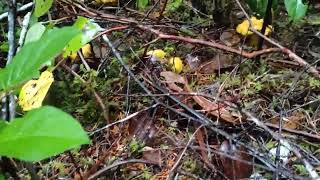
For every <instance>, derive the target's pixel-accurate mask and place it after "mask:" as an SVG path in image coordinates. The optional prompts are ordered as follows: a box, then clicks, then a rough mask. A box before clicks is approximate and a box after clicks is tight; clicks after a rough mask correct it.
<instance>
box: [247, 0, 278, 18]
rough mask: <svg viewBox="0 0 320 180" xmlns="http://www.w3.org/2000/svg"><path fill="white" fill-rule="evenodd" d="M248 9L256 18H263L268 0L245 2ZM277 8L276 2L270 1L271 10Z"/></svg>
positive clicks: (248, 0) (276, 0) (249, 0)
mask: <svg viewBox="0 0 320 180" xmlns="http://www.w3.org/2000/svg"><path fill="white" fill-rule="evenodd" d="M246 2H247V4H248V5H249V7H250V9H251V10H252V11H253V12H255V13H256V14H257V15H258V17H260V18H263V17H264V15H265V12H266V9H267V5H268V0H246ZM277 7H278V0H273V1H272V9H276V8H277Z"/></svg>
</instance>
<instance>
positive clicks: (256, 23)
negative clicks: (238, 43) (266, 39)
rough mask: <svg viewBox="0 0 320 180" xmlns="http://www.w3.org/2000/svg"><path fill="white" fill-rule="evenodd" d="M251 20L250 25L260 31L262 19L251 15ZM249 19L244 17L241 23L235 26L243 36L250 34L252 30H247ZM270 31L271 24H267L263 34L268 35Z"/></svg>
mask: <svg viewBox="0 0 320 180" xmlns="http://www.w3.org/2000/svg"><path fill="white" fill-rule="evenodd" d="M250 20H251V22H252V26H253V28H254V29H256V30H258V31H261V29H262V25H263V19H257V18H256V17H254V16H253V17H251V18H250ZM249 26H250V24H249V21H248V20H247V19H246V20H244V21H243V22H242V23H241V24H239V25H238V26H237V29H236V31H237V33H239V34H241V35H243V36H247V35H251V34H253V32H251V31H249ZM271 32H272V26H271V25H269V26H268V27H267V28H266V31H265V33H264V34H265V35H266V36H267V35H269V34H270V33H271Z"/></svg>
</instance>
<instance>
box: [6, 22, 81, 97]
mask: <svg viewBox="0 0 320 180" xmlns="http://www.w3.org/2000/svg"><path fill="white" fill-rule="evenodd" d="M79 33H80V31H79V30H77V29H76V28H74V27H64V28H61V29H58V28H56V29H53V30H49V31H48V32H46V33H45V34H44V35H43V36H42V37H41V38H40V39H39V40H38V41H36V42H30V43H28V44H26V45H24V46H23V47H22V48H21V50H20V51H19V52H18V54H17V55H16V56H15V57H14V58H13V60H12V63H10V64H9V65H8V66H7V67H6V68H4V69H0V90H5V91H7V90H9V89H10V88H12V87H14V86H16V85H19V84H20V83H22V82H24V81H26V80H30V79H32V78H35V77H38V76H39V71H38V69H39V68H40V67H41V65H42V64H44V63H46V62H47V61H49V60H52V59H53V58H54V57H55V56H56V55H58V54H59V53H60V52H61V51H62V49H63V48H64V47H65V46H66V45H67V44H68V42H69V41H70V40H71V39H72V38H73V37H75V36H76V35H78V34H79Z"/></svg>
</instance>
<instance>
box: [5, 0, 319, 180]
mask: <svg viewBox="0 0 320 180" xmlns="http://www.w3.org/2000/svg"><path fill="white" fill-rule="evenodd" d="M27 2H28V1H23V3H24V4H25V3H27ZM114 2H116V1H110V2H109V1H107V3H105V4H103V3H101V2H100V3H99V2H98V1H96V2H91V1H84V2H75V1H71V0H56V1H54V5H53V7H52V8H51V10H50V13H49V14H50V15H49V16H48V17H44V19H42V21H44V22H45V21H46V22H47V25H50V23H52V24H55V25H56V26H65V25H70V24H73V22H74V21H75V19H76V18H77V17H78V16H84V17H86V18H90V19H93V20H94V21H95V23H97V24H99V25H100V26H101V27H102V28H105V29H106V30H105V31H104V32H101V33H99V34H98V35H96V37H95V39H94V40H92V41H91V42H90V45H91V53H89V55H88V56H86V57H85V58H84V59H82V60H81V58H78V59H75V60H70V59H67V60H66V61H65V62H64V63H61V64H60V65H59V66H58V67H57V68H56V70H55V71H54V75H55V82H54V84H53V86H52V87H51V89H50V91H49V94H48V97H47V99H46V102H45V103H44V104H51V105H54V106H56V107H59V108H61V109H62V110H64V111H66V112H68V113H70V114H72V115H73V116H74V117H75V118H76V119H77V120H79V122H80V123H81V124H82V125H83V127H84V128H85V130H86V131H87V132H89V134H90V137H91V140H92V144H90V145H85V146H82V147H81V148H80V149H75V150H71V151H69V152H67V153H64V154H61V155H58V156H56V157H53V158H50V159H48V160H44V161H41V162H39V163H34V166H35V167H36V169H35V170H36V173H35V174H37V176H39V177H41V178H43V179H65V178H66V179H70V178H72V179H97V178H101V179H245V178H249V177H251V178H252V179H274V178H285V179H287V178H288V179H303V178H308V177H310V176H311V175H310V174H312V173H319V172H320V151H319V149H320V134H319V132H318V127H319V120H320V95H319V92H320V78H319V77H320V75H319V71H320V69H319V68H317V65H318V66H319V64H320V63H319V60H318V59H319V57H320V54H319V47H320V22H319V17H320V14H319V10H320V4H319V2H311V1H310V4H309V11H308V14H307V16H306V17H305V18H304V19H303V20H301V21H300V22H298V23H292V22H291V21H290V20H289V19H288V18H289V17H287V16H286V14H285V13H286V12H285V9H284V8H283V6H284V5H280V6H279V9H278V11H277V14H276V13H274V14H273V17H272V32H271V33H270V34H269V35H268V36H267V37H266V36H263V37H264V38H267V39H266V40H264V43H263V46H262V48H261V49H260V50H257V48H258V43H257V42H258V41H259V40H260V36H258V35H256V34H252V35H248V36H242V35H241V34H239V33H237V32H236V27H237V25H238V24H240V23H241V22H242V21H244V20H245V19H246V16H245V14H246V13H248V14H249V16H253V13H252V12H251V11H250V10H249V8H248V7H247V6H246V5H245V3H242V4H243V6H244V10H245V11H242V10H241V8H240V7H239V6H238V4H237V3H236V1H226V4H225V6H223V7H224V8H217V9H214V8H208V6H210V5H208V4H201V3H198V4H197V3H192V2H190V1H181V2H180V1H166V0H160V1H150V2H149V5H148V6H146V7H144V8H141V7H140V8H138V7H136V3H135V2H128V3H122V2H120V3H119V4H118V3H117V2H116V3H114ZM137 2H138V1H137ZM174 2H176V3H174ZM178 2H180V3H178ZM223 2H224V1H223ZM207 9H211V10H210V11H209V10H207ZM19 16H21V17H18V18H20V19H21V18H22V17H23V13H21V14H19ZM317 18H318V19H317ZM1 28H2V29H3V27H1ZM105 37H106V38H105ZM152 50H162V51H163V52H165V55H164V57H163V58H161V59H156V57H155V51H153V52H152ZM150 51H151V52H150ZM82 53H84V52H82ZM172 57H179V60H180V59H181V61H182V65H181V64H179V62H176V60H177V59H178V58H175V59H174V60H173V63H172V60H170V59H171V58H172ZM0 60H1V59H0ZM177 61H178V60H177ZM176 63H178V64H176ZM180 68H181V69H182V70H181V72H179V71H180ZM19 173H20V176H21V178H22V179H28V178H30V177H29V174H28V173H27V171H26V170H25V169H23V170H22V171H21V172H19ZM313 177H314V176H313Z"/></svg>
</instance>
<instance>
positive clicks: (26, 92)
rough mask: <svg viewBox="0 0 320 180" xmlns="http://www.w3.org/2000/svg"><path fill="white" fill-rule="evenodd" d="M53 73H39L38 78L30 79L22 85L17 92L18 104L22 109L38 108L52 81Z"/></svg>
mask: <svg viewBox="0 0 320 180" xmlns="http://www.w3.org/2000/svg"><path fill="white" fill-rule="evenodd" d="M53 81H54V79H53V75H52V73H51V72H50V71H44V72H42V73H41V75H40V77H39V79H38V80H30V81H28V82H27V83H26V84H24V85H23V86H22V89H21V91H20V93H19V101H18V103H19V105H20V106H21V107H22V109H23V110H24V111H30V110H31V109H35V108H39V107H41V106H42V101H43V100H44V98H45V97H46V95H47V92H48V90H49V88H50V86H51V84H52V83H53Z"/></svg>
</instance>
